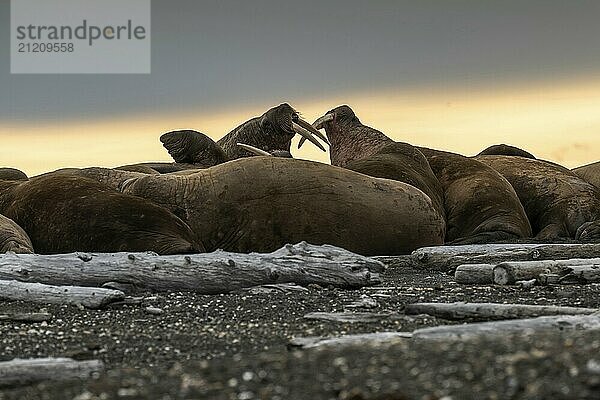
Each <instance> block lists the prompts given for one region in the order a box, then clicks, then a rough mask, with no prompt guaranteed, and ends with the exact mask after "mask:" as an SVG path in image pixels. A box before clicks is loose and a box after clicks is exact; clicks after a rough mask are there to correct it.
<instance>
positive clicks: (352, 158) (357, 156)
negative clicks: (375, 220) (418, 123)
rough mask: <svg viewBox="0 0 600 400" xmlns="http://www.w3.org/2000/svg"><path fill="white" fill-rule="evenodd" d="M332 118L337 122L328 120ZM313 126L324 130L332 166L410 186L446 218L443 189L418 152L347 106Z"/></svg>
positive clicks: (336, 110)
mask: <svg viewBox="0 0 600 400" xmlns="http://www.w3.org/2000/svg"><path fill="white" fill-rule="evenodd" d="M332 114H333V115H335V117H334V118H335V121H334V119H331V118H329V117H328V115H329V116H332ZM327 122H330V123H327ZM314 126H315V128H316V129H321V128H323V127H325V131H326V133H327V137H328V139H329V142H330V157H331V164H332V165H336V166H339V167H343V168H347V169H350V170H352V171H356V172H360V173H362V174H365V175H369V176H374V177H376V178H386V179H393V180H396V181H400V182H404V183H408V184H409V185H412V186H414V187H416V188H417V189H420V190H422V191H423V192H424V193H425V194H426V195H427V196H429V198H430V199H431V201H432V202H433V205H434V207H435V208H436V210H437V211H438V212H439V213H440V214H441V215H442V216H445V215H446V211H445V208H444V189H443V188H442V185H441V184H440V182H439V180H438V179H437V177H436V176H435V174H434V173H433V171H432V170H431V167H430V166H429V162H428V161H427V159H426V158H425V156H424V155H423V154H422V153H421V151H419V149H417V148H416V147H414V146H412V145H410V144H408V143H402V142H395V141H393V140H392V139H390V138H389V137H387V136H386V135H385V134H384V133H382V132H380V131H378V130H377V129H374V128H371V127H369V126H366V125H363V124H362V123H361V122H360V120H359V119H358V117H357V116H356V115H355V114H354V112H353V111H352V109H350V107H348V106H341V107H338V108H336V109H335V110H332V111H330V112H329V113H328V114H327V115H326V116H325V117H324V118H321V119H319V120H317V121H316V122H315V124H314Z"/></svg>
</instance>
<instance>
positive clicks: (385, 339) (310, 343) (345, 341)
mask: <svg viewBox="0 0 600 400" xmlns="http://www.w3.org/2000/svg"><path fill="white" fill-rule="evenodd" d="M411 337H412V333H411V332H376V333H363V334H357V335H344V336H339V337H319V336H310V337H297V338H293V339H292V340H290V343H289V345H288V346H289V347H291V348H302V349H312V348H315V347H337V346H352V345H360V344H363V343H368V344H369V345H375V344H377V343H389V342H393V341H396V340H405V339H410V338H411Z"/></svg>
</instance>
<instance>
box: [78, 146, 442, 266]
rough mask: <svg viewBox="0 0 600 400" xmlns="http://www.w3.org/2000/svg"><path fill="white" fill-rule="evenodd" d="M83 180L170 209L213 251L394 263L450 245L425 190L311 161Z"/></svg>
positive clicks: (248, 161) (272, 160)
mask: <svg viewBox="0 0 600 400" xmlns="http://www.w3.org/2000/svg"><path fill="white" fill-rule="evenodd" d="M79 174H80V175H83V176H89V177H95V179H97V180H100V181H103V182H106V183H108V184H110V185H111V186H112V187H115V188H120V189H121V190H123V192H124V193H127V194H131V195H134V196H139V197H142V198H145V199H148V200H151V201H153V202H155V203H156V204H159V205H162V206H164V207H166V208H168V209H170V210H171V211H173V212H174V213H175V214H176V215H178V216H180V217H181V218H182V219H184V220H185V221H186V222H187V223H188V224H189V225H190V227H192V229H193V230H194V232H195V233H196V235H197V236H198V238H199V240H200V241H201V242H202V243H203V244H204V246H205V248H206V250H207V251H212V250H216V249H224V250H228V251H236V252H250V251H257V252H269V251H273V250H275V249H277V248H279V247H281V246H283V245H285V244H286V243H297V242H300V241H302V240H305V241H308V242H310V243H314V244H324V243H327V244H332V245H336V246H340V247H343V248H346V249H348V250H350V251H354V252H357V253H360V254H366V255H384V254H388V255H392V254H407V253H410V252H411V251H413V250H415V249H417V248H419V247H423V246H433V245H440V244H443V239H444V233H445V230H444V229H445V223H444V220H443V217H442V216H440V215H439V213H438V212H436V210H435V209H434V207H433V206H432V203H431V200H430V199H429V198H428V197H427V196H426V195H425V194H424V193H423V192H421V191H420V190H418V189H416V188H414V187H412V186H410V185H406V184H404V183H401V182H395V181H392V180H387V179H378V178H372V177H369V176H366V175H363V174H359V173H356V172H353V171H349V170H345V169H342V168H337V167H333V166H330V165H326V164H321V163H316V162H312V161H304V160H293V159H285V158H277V157H251V158H243V159H239V160H235V161H230V162H227V163H224V164H220V165H217V166H215V167H212V168H208V169H205V170H201V171H200V172H197V173H196V174H192V175H189V176H166V175H160V176H153V175H142V174H135V173H128V172H124V171H115V170H102V169H98V168H95V169H88V170H81V171H80V172H79Z"/></svg>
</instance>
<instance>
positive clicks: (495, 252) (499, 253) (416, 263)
mask: <svg viewBox="0 0 600 400" xmlns="http://www.w3.org/2000/svg"><path fill="white" fill-rule="evenodd" d="M595 257H599V258H600V244H597V243H594V244H537V243H536V244H481V245H466V246H439V247H424V248H421V249H418V250H415V251H414V252H413V253H412V254H411V255H409V256H400V257H393V256H386V257H376V259H377V260H379V261H382V262H383V263H384V264H386V265H388V266H390V267H392V268H403V267H412V268H422V269H430V270H439V271H449V270H453V269H455V268H456V267H458V266H459V265H461V264H494V265H497V264H500V263H503V262H507V261H534V260H565V259H571V258H595Z"/></svg>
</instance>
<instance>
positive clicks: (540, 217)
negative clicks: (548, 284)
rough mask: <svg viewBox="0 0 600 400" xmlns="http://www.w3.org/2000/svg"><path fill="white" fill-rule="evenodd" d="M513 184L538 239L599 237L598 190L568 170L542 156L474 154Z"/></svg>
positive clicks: (599, 205)
mask: <svg viewBox="0 0 600 400" xmlns="http://www.w3.org/2000/svg"><path fill="white" fill-rule="evenodd" d="M477 160H479V161H481V162H483V163H485V164H487V165H489V166H490V167H492V168H494V169H495V170H496V171H498V172H499V173H500V174H502V175H503V176H504V177H505V178H506V179H507V180H508V181H509V182H510V183H511V185H512V186H513V187H514V189H515V191H516V192H517V194H518V196H519V199H520V200H521V203H522V204H523V206H524V208H525V211H526V212H527V216H528V217H529V220H530V222H531V226H532V228H533V233H534V234H535V235H536V237H537V238H540V239H547V240H552V239H559V238H575V239H581V240H598V239H600V222H599V221H600V191H599V190H598V189H597V188H595V187H594V186H593V185H591V184H589V183H587V182H585V181H584V180H582V179H581V178H580V177H578V176H577V175H576V174H574V173H572V172H571V171H569V170H567V169H565V168H563V167H561V166H558V165H554V164H551V163H548V162H545V161H542V160H531V159H528V158H523V157H509V156H478V157H477Z"/></svg>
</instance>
